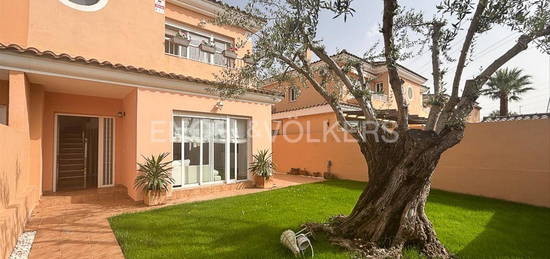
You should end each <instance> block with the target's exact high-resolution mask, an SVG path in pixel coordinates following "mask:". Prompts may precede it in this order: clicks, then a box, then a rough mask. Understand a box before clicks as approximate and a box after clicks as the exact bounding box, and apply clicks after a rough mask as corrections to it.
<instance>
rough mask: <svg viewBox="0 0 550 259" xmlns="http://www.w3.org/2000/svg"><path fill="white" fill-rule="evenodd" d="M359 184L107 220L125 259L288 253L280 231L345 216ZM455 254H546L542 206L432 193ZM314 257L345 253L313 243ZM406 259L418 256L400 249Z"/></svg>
mask: <svg viewBox="0 0 550 259" xmlns="http://www.w3.org/2000/svg"><path fill="white" fill-rule="evenodd" d="M365 185H366V184H365V183H360V182H353V181H343V180H333V181H327V182H322V183H314V184H306V185H300V186H293V187H287V188H282V189H277V190H273V191H267V192H261V193H255V194H249V195H243V196H236V197H230V198H223V199H218V200H211V201H204V202H197V203H188V204H181V205H175V206H170V207H165V208H161V209H156V210H151V211H146V212H141V213H135V214H122V215H119V216H115V217H112V218H110V223H111V227H112V228H113V230H114V232H115V235H116V237H117V240H118V242H119V243H120V245H121V247H122V250H123V252H124V255H125V256H126V258H161V257H165V258H283V257H288V258H291V256H290V255H291V254H290V251H289V250H287V249H286V248H284V247H283V246H282V245H281V244H280V243H279V236H280V234H281V232H283V231H284V230H286V229H293V230H295V231H296V230H298V229H299V226H300V224H302V223H304V222H323V221H326V220H327V218H328V217H330V216H332V215H336V214H348V213H349V212H350V211H351V209H352V208H353V205H354V204H355V202H356V200H357V198H358V196H359V194H360V193H361V191H362V189H363V188H364V187H365ZM426 210H427V214H428V217H429V218H430V220H431V221H432V223H433V224H434V226H435V228H436V231H437V234H438V235H439V238H440V240H441V241H442V242H443V244H445V246H446V247H447V248H448V249H449V250H450V251H451V252H452V253H454V254H455V255H457V256H458V257H460V258H548V256H549V250H548V249H549V248H550V209H547V208H539V207H533V206H528V205H523V204H517V203H511V202H505V201H501V200H494V199H487V198H481V197H476V196H468V195H461V194H455V193H449V192H443V191H438V190H432V192H431V194H430V197H429V199H428V204H427V207H426ZM313 246H314V250H315V257H316V258H348V257H349V256H350V255H349V254H348V253H347V252H345V251H343V250H341V249H338V248H336V247H334V246H331V245H330V244H328V242H327V241H326V240H325V239H324V238H322V237H321V238H318V239H317V240H315V241H314V243H313ZM406 257H418V253H417V252H416V251H414V250H408V251H407V252H406Z"/></svg>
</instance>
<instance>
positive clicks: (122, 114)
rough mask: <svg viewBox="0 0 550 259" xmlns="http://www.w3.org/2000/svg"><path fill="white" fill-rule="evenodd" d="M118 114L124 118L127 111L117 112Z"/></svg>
mask: <svg viewBox="0 0 550 259" xmlns="http://www.w3.org/2000/svg"><path fill="white" fill-rule="evenodd" d="M116 116H117V117H119V118H124V117H126V112H117V113H116Z"/></svg>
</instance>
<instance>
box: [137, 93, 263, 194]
mask: <svg viewBox="0 0 550 259" xmlns="http://www.w3.org/2000/svg"><path fill="white" fill-rule="evenodd" d="M218 101H219V99H218V98H212V97H205V96H191V95H186V94H181V93H175V92H166V91H155V90H145V89H139V90H138V93H137V103H138V106H137V107H138V111H137V127H136V128H137V141H136V143H137V149H136V150H137V154H136V155H137V159H138V161H142V158H141V155H145V156H147V155H152V154H159V153H162V152H170V153H171V152H172V127H173V118H172V116H173V112H174V111H183V112H190V113H205V114H220V115H231V116H242V117H247V118H249V119H250V120H251V123H252V130H251V131H250V133H251V134H252V138H251V139H252V140H251V141H252V143H251V147H252V152H256V151H257V150H260V149H271V105H269V104H260V103H252V102H244V101H236V100H225V101H224V106H223V108H222V109H221V110H216V109H215V106H216V103H217V102H218ZM252 152H251V153H252ZM169 159H171V156H170V157H169ZM128 193H129V194H130V196H131V197H132V198H134V199H141V193H140V192H138V191H136V190H134V189H131V190H128Z"/></svg>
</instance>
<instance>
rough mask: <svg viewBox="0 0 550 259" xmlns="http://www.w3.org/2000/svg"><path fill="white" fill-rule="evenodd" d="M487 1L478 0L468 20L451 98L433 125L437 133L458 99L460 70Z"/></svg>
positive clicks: (462, 67) (462, 68)
mask: <svg viewBox="0 0 550 259" xmlns="http://www.w3.org/2000/svg"><path fill="white" fill-rule="evenodd" d="M487 1H488V0H480V1H479V3H478V4H477V7H476V11H475V13H474V16H473V17H472V21H471V22H470V27H469V28H468V32H467V33H466V38H465V39H464V44H463V45H462V51H461V52H460V57H459V59H458V63H457V65H456V72H455V76H454V79H453V86H452V92H451V98H450V99H449V101H448V102H447V103H446V104H445V107H444V108H443V111H442V112H441V114H440V115H439V119H438V120H437V124H436V126H435V131H436V132H438V133H439V132H441V130H442V129H443V127H444V126H445V124H446V123H447V120H448V118H449V114H450V113H451V112H452V111H453V110H454V108H455V106H456V104H457V103H458V101H459V98H458V90H459V86H460V79H461V78H462V72H463V71H464V67H465V66H464V64H466V58H467V56H468V52H469V51H470V47H471V46H472V41H473V39H474V36H475V34H476V33H477V31H478V27H479V24H480V21H481V16H482V15H483V12H484V11H485V8H486V7H487Z"/></svg>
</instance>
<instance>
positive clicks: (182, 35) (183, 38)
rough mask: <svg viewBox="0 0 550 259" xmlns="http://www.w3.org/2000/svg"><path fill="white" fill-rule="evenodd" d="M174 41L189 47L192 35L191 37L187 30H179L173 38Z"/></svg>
mask: <svg viewBox="0 0 550 259" xmlns="http://www.w3.org/2000/svg"><path fill="white" fill-rule="evenodd" d="M172 42H174V43H176V44H178V45H182V46H185V47H187V46H189V43H191V37H189V34H188V33H187V32H185V31H178V32H177V33H176V35H175V36H174V37H173V38H172Z"/></svg>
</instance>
